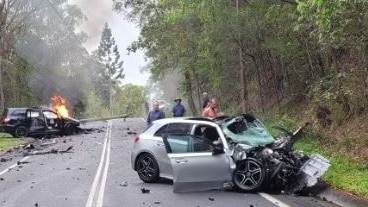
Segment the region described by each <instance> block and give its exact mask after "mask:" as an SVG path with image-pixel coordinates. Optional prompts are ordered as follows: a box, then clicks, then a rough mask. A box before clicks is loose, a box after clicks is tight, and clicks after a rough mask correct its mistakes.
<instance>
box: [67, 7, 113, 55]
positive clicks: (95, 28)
mask: <svg viewBox="0 0 368 207" xmlns="http://www.w3.org/2000/svg"><path fill="white" fill-rule="evenodd" d="M68 3H69V4H76V5H77V6H78V7H79V8H81V10H82V12H83V14H84V15H85V16H86V17H87V21H85V23H84V24H83V25H82V26H81V28H80V30H82V31H84V32H85V33H87V35H88V39H87V41H86V42H85V43H84V46H85V47H86V48H87V50H88V51H92V50H95V49H97V47H98V44H99V42H100V38H101V32H102V29H103V27H104V24H105V23H106V22H109V20H111V18H112V17H113V12H112V0H69V1H68Z"/></svg>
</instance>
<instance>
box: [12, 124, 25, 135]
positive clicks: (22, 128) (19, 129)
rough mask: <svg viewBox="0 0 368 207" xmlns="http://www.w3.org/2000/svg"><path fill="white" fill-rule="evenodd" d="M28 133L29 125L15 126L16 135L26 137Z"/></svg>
mask: <svg viewBox="0 0 368 207" xmlns="http://www.w3.org/2000/svg"><path fill="white" fill-rule="evenodd" d="M27 135H28V129H27V127H25V126H23V125H19V126H17V127H15V129H14V133H13V136H14V137H26V136H27Z"/></svg>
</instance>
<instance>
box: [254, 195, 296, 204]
mask: <svg viewBox="0 0 368 207" xmlns="http://www.w3.org/2000/svg"><path fill="white" fill-rule="evenodd" d="M257 194H258V195H260V196H261V197H262V198H264V199H266V200H268V201H270V202H271V203H273V204H275V205H276V206H279V207H291V206H289V205H288V204H286V203H284V202H282V201H280V200H278V199H277V198H275V197H273V196H271V195H270V194H267V193H257Z"/></svg>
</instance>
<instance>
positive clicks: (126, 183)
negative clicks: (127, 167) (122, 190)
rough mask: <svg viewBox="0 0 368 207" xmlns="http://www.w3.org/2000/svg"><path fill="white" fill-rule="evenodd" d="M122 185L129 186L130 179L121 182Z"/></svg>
mask: <svg viewBox="0 0 368 207" xmlns="http://www.w3.org/2000/svg"><path fill="white" fill-rule="evenodd" d="M120 186H123V187H127V186H128V181H123V182H122V183H120Z"/></svg>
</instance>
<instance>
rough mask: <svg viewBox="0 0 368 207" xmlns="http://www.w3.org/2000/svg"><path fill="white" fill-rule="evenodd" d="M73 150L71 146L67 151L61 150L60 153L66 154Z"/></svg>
mask: <svg viewBox="0 0 368 207" xmlns="http://www.w3.org/2000/svg"><path fill="white" fill-rule="evenodd" d="M72 149H73V146H69V147H68V148H67V149H66V150H61V151H60V153H66V152H69V151H70V150H72Z"/></svg>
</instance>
